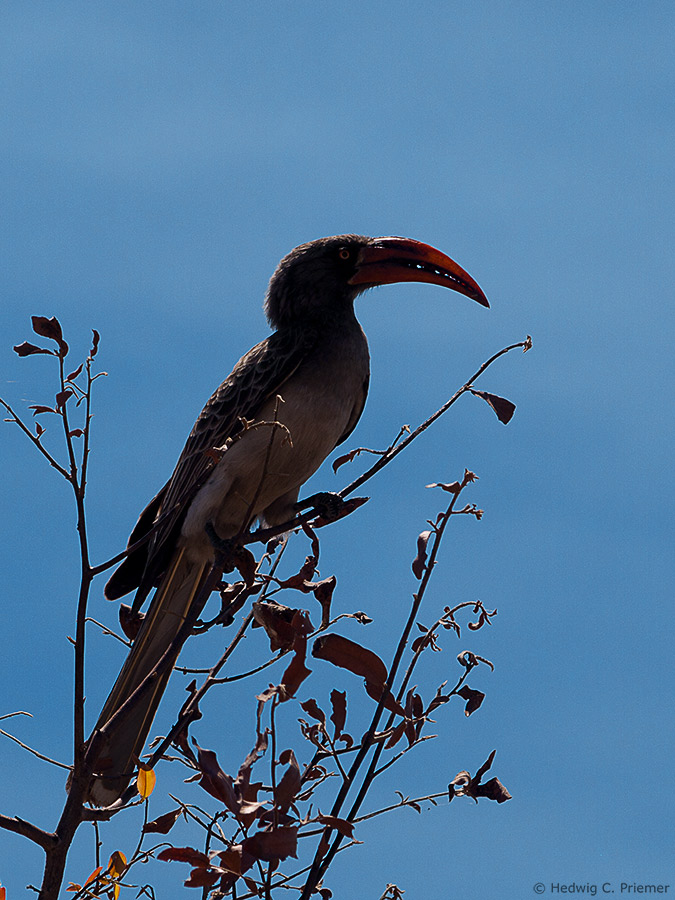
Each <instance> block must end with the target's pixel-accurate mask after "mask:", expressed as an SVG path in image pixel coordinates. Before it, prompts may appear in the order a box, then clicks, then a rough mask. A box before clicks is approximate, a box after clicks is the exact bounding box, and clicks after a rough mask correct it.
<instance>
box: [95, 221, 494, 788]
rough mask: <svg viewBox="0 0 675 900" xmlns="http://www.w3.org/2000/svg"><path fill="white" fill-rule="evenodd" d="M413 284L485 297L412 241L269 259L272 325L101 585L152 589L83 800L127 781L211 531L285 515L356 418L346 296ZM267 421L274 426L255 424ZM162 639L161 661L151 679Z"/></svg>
mask: <svg viewBox="0 0 675 900" xmlns="http://www.w3.org/2000/svg"><path fill="white" fill-rule="evenodd" d="M408 281H410V282H426V283H431V284H436V285H441V286H443V287H447V288H450V289H451V290H453V291H456V292H458V293H460V294H464V295H466V296H467V297H469V298H471V299H473V300H475V301H476V302H478V303H479V304H481V305H482V306H485V307H488V306H489V303H488V300H487V298H486V296H485V294H484V293H483V291H482V290H481V288H480V287H479V286H478V284H477V283H476V282H475V281H474V279H473V278H472V277H471V276H470V275H469V274H468V273H467V272H465V271H464V269H462V268H461V267H460V266H459V265H458V264H457V263H456V262H454V260H452V259H451V258H450V257H449V256H446V255H445V254H444V253H442V252H441V251H440V250H437V249H436V248H434V247H432V246H430V245H429V244H424V243H422V242H420V241H416V240H412V239H409V238H402V237H396V236H390V237H378V238H372V237H366V236H363V235H356V234H342V235H336V236H333V237H326V238H321V239H319V240H314V241H311V242H309V243H305V244H302V245H300V246H298V247H296V248H295V249H294V250H292V251H291V252H290V253H288V254H287V255H286V256H285V257H284V258H283V259H282V260H281V262H280V263H279V265H278V266H277V268H276V270H275V272H274V274H273V275H272V278H271V279H270V282H269V286H268V289H267V293H266V297H265V304H264V309H265V313H266V316H267V320H268V322H269V325H270V326H271V328H272V333H271V334H270V335H269V336H268V337H267V338H265V339H264V340H263V341H261V342H260V343H259V344H257V345H256V346H255V347H253V348H252V349H251V350H249V352H248V353H246V354H245V355H244V356H243V357H242V358H241V359H240V360H239V362H238V363H237V364H236V365H235V367H234V369H233V370H232V372H231V374H230V375H229V376H228V377H227V378H226V379H225V380H224V381H223V383H222V384H221V385H220V387H218V388H217V390H216V391H215V392H214V393H213V394H212V396H211V397H210V399H209V400H208V401H207V403H206V405H205V406H204V408H203V410H202V412H201V413H200V415H199V416H198V418H197V420H196V422H195V424H194V427H193V428H192V431H191V432H190V434H189V436H188V438H187V442H186V444H185V447H184V449H183V451H182V453H181V454H180V457H179V459H178V462H177V464H176V467H175V469H174V471H173V474H172V475H171V477H170V478H169V480H168V481H167V483H166V484H165V485H164V487H163V488H162V489H161V490H160V491H159V492H158V493H157V494H156V495H155V497H154V498H153V499H152V500H151V501H150V503H149V504H148V505H147V506H146V508H145V509H144V510H143V512H142V513H141V515H140V517H139V519H138V522H137V524H136V526H135V528H134V529H133V531H132V533H131V536H130V538H129V543H128V548H131V549H130V550H129V552H128V555H127V556H126V557H125V559H124V560H123V562H122V563H121V565H120V566H119V567H118V568H117V569H116V571H115V572H114V573H113V574H112V576H111V577H110V579H109V581H108V583H107V585H106V587H105V596H106V598H107V599H109V600H116V599H118V598H120V597H123V596H124V595H125V594H128V593H129V592H131V591H133V590H135V591H136V596H135V601H134V605H133V610H134V612H136V611H137V610H138V609H139V608H140V607H141V606H142V604H143V603H144V602H145V600H146V599H147V597H148V596H149V594H150V593H151V592H152V590H153V589H154V590H155V592H154V595H153V597H152V600H151V602H150V605H149V608H148V612H147V614H146V615H145V617H144V619H143V622H142V625H141V627H140V631H139V633H138V634H137V636H136V638H135V640H134V641H133V643H132V645H131V649H130V652H129V654H128V656H127V658H126V661H125V662H124V664H123V666H122V669H121V671H120V674H119V676H118V678H117V680H116V682H115V684H114V686H113V688H112V691H111V693H110V695H109V697H108V699H107V701H106V703H105V705H104V707H103V709H102V711H101V714H100V716H99V718H98V721H97V724H96V726H95V728H94V730H93V731H92V735H91V737H90V741H91V740H92V739H93V737H94V736H95V735H98V737H97V756H96V759H95V762H94V765H93V772H92V781H91V782H90V786H89V791H88V799H89V801H90V802H91V803H92V804H94V805H96V806H109V805H111V804H113V803H115V802H116V801H118V800H119V799H120V797H121V796H122V794H123V793H124V792H125V791H126V789H127V787H128V785H129V782H130V780H131V777H132V776H133V773H134V770H135V768H136V765H137V763H138V757H139V754H140V753H141V751H142V748H143V745H144V743H145V741H146V738H147V736H148V733H149V730H150V727H151V725H152V721H153V718H154V715H155V712H156V710H157V707H158V705H159V702H160V699H161V697H162V694H163V692H164V690H165V688H166V685H167V683H168V680H169V676H170V674H171V670H172V668H173V665H174V663H175V661H176V659H177V656H178V653H179V651H180V649H181V646H180V645H181V643H182V642H181V641H177V636H178V634H179V632H180V630H181V628H183V632H185V628H184V627H183V626H184V623H185V621H186V619H188V617H190V621H194V619H195V618H196V616H198V615H199V613H200V612H201V608H202V607H203V605H204V603H205V597H203V596H201V597H200V591H201V593H202V594H204V592H205V588H204V585H205V584H206V582H207V579H208V578H209V576H210V574H211V575H212V573H213V571H214V566H215V565H216V558H217V557H216V547H217V540H220V541H224V542H227V541H228V540H236V539H237V538H241V536H242V535H243V534H245V533H246V531H247V529H249V528H250V526H251V525H252V524H253V523H254V522H255V521H259V522H262V523H264V524H265V525H268V526H275V525H281V524H283V523H285V522H288V521H289V520H292V518H293V516H294V515H295V514H296V513H297V510H298V508H299V501H298V496H299V491H300V489H301V487H302V485H303V484H304V483H305V482H306V481H307V479H308V478H309V477H310V476H311V475H312V474H313V473H314V472H315V471H316V470H317V469H318V468H319V466H320V465H321V463H322V462H323V461H324V460H325V459H326V457H327V456H328V455H329V454H330V453H331V452H332V451H333V450H334V449H335V447H337V446H338V445H339V444H341V443H342V442H343V441H345V440H346V439H347V438H348V437H349V435H350V434H351V433H352V431H353V429H354V428H355V427H356V424H357V422H358V420H359V418H360V416H361V413H362V411H363V407H364V404H365V402H366V395H367V393H368V384H369V377H370V365H369V352H368V342H367V340H366V336H365V334H364V332H363V329H362V328H361V325H360V324H359V322H358V320H357V318H356V315H355V311H354V301H355V299H356V298H357V297H358V296H359V295H360V294H362V293H364V292H365V291H367V290H368V289H370V288H374V287H377V286H380V285H386V284H393V283H397V282H408ZM270 422H272V423H273V422H278V423H280V424H279V425H278V426H272V427H271V428H270V427H264V426H262V425H260V424H258V425H256V424H255V423H270ZM272 432H273V433H272ZM143 538H145V540H143ZM221 574H222V572H221ZM209 584H211V582H209ZM207 593H208V592H207ZM181 634H182V632H181ZM186 636H187V635H186ZM176 643H178V644H179V646H172V645H175V644H176ZM169 648H172V654H173V655H172V658H171V660H170V664H169V665H163V666H162V672H161V674H160V675H159V677H156V678H155V679H154V681H153V680H152V679H150V680H149V679H148V677H147V676H148V675H150V674H151V673H153V671H154V670H155V668H156V667H157V664H158V662H159V660H160V659H162V657H163V656H165V655H166V653H167V651H168V649H169ZM165 662H166V660H165ZM155 674H156V673H155ZM142 683H143V689H142V690H141V691H137V689H138V688H139V686H140V685H141V684H142ZM135 691H136V695H135V696H134V698H133V700H132V701H131V702H128V701H129V698H130V697H131V696H132V694H134V692H135ZM125 703H126V704H127V706H126V708H125V710H124V712H123V714H121V715H118V716H117V717H116V718H115V719H114V720H113V721H112V722H111V719H113V716H115V714H116V712H117V711H118V710H120V708H121V707H122V706H123V704H125ZM109 723H110V724H109Z"/></svg>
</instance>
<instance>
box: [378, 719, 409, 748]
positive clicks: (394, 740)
mask: <svg viewBox="0 0 675 900" xmlns="http://www.w3.org/2000/svg"><path fill="white" fill-rule="evenodd" d="M409 724H410V723H409V722H407V721H406V720H405V719H401V721H400V722H399V723H398V725H397V726H396V727H395V728H394V730H393V731H392V733H391V737H390V738H389V740H388V741H387V743H386V744H385V745H384V746H385V749H386V750H391V748H392V747H395V746H396V745H397V744H398V742H399V741H400V740H401V738H402V737H403V733H404V732H405V731H406V730H407V728H408V726H409Z"/></svg>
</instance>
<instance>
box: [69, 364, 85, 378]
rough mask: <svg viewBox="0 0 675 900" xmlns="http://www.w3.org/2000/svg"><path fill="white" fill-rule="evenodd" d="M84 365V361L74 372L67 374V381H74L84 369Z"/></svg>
mask: <svg viewBox="0 0 675 900" xmlns="http://www.w3.org/2000/svg"><path fill="white" fill-rule="evenodd" d="M83 367H84V363H80V364H79V366H78V367H77V368H76V369H75V371H74V372H71V373H70V375H66V381H74V380H75V379H76V378H77V376H78V375H79V374H80V372H81V371H82V369H83Z"/></svg>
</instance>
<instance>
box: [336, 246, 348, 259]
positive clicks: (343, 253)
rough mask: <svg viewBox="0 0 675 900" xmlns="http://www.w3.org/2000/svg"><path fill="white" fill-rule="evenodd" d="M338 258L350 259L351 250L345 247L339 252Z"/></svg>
mask: <svg viewBox="0 0 675 900" xmlns="http://www.w3.org/2000/svg"><path fill="white" fill-rule="evenodd" d="M338 256H339V257H340V259H349V257H350V256H351V253H350V252H349V250H348V249H347V248H346V247H343V248H342V249H341V250H340V251H339V252H338Z"/></svg>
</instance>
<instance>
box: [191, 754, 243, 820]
mask: <svg viewBox="0 0 675 900" xmlns="http://www.w3.org/2000/svg"><path fill="white" fill-rule="evenodd" d="M195 747H196V748H197V760H198V764H199V769H200V771H201V773H202V777H201V778H200V779H199V784H200V787H203V788H204V790H205V791H207V793H209V794H211V796H212V797H215V798H216V800H220V801H221V802H222V803H224V804H225V806H226V807H227V809H229V810H230V812H231V813H234V814H235V815H237V813H238V812H239V800H238V798H237V795H236V793H235V790H234V782H233V781H232V777H231V776H230V775H227V774H226V773H225V772H223V770H222V769H221V768H220V766H219V765H218V758H217V757H216V754H215V753H214V752H213V750H204V749H203V748H202V747H200V746H199V744H197V743H196V742H195Z"/></svg>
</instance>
